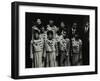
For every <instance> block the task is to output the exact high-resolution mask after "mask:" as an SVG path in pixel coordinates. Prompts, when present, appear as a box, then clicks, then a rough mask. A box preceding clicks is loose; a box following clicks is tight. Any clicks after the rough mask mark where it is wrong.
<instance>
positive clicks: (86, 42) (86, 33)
mask: <svg viewBox="0 0 100 81" xmlns="http://www.w3.org/2000/svg"><path fill="white" fill-rule="evenodd" d="M82 40H83V64H84V65H89V22H86V23H85V25H84V29H83V33H82Z"/></svg>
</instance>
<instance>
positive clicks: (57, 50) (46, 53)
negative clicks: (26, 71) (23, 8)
mask: <svg viewBox="0 0 100 81" xmlns="http://www.w3.org/2000/svg"><path fill="white" fill-rule="evenodd" d="M25 17H26V20H25V21H26V42H25V44H26V47H25V48H26V49H25V51H26V52H25V53H26V68H42V67H60V66H61V67H63V66H66V67H67V66H81V65H89V42H90V41H89V40H90V38H89V28H90V25H89V24H90V22H89V15H70V14H66V15H65V14H44V13H29V12H28V13H27V12H26V13H25Z"/></svg>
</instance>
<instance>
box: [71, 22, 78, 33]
mask: <svg viewBox="0 0 100 81" xmlns="http://www.w3.org/2000/svg"><path fill="white" fill-rule="evenodd" d="M76 28H77V23H73V26H72V33H75V32H76Z"/></svg>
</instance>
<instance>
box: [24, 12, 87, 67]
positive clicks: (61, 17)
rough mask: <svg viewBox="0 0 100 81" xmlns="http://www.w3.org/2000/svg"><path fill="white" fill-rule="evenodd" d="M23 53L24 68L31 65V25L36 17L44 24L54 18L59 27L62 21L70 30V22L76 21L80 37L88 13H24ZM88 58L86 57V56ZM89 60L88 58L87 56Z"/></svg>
mask: <svg viewBox="0 0 100 81" xmlns="http://www.w3.org/2000/svg"><path fill="white" fill-rule="evenodd" d="M25 18H26V19H25V23H26V27H25V28H26V29H25V53H26V55H25V56H26V58H25V59H26V60H25V64H26V65H25V66H26V68H31V67H32V63H31V62H32V60H31V59H30V41H31V39H32V26H33V25H34V24H35V23H34V22H36V19H38V18H40V19H41V21H42V24H43V25H44V26H46V25H47V24H48V21H49V20H54V24H55V25H56V26H58V27H59V25H60V22H61V21H64V23H65V24H66V25H67V26H68V28H69V31H70V30H71V27H72V24H73V23H74V22H76V23H78V29H79V31H78V32H79V34H80V38H81V37H82V30H83V27H84V24H85V23H86V21H89V16H88V15H71V14H48V13H29V12H26V14H25ZM86 58H88V57H86ZM84 60H85V59H84ZM88 60H89V58H88ZM88 63H89V62H88Z"/></svg>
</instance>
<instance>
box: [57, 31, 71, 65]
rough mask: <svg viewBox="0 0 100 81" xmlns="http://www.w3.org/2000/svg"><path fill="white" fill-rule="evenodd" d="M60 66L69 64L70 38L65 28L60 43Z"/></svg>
mask: <svg viewBox="0 0 100 81" xmlns="http://www.w3.org/2000/svg"><path fill="white" fill-rule="evenodd" d="M58 50H59V57H60V59H59V60H60V66H69V65H70V61H69V52H70V40H69V38H68V35H67V32H66V30H63V33H62V39H61V40H60V41H59V43H58Z"/></svg>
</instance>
